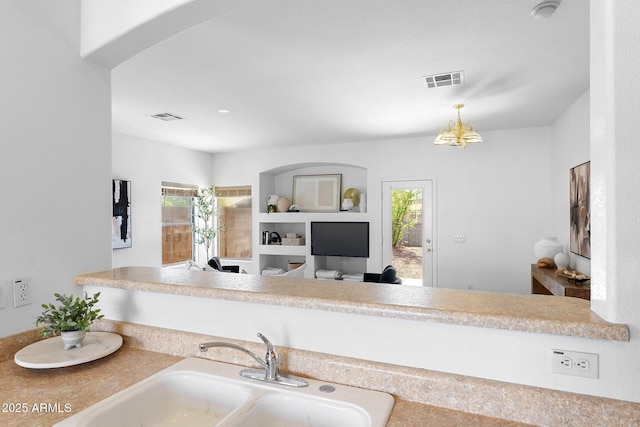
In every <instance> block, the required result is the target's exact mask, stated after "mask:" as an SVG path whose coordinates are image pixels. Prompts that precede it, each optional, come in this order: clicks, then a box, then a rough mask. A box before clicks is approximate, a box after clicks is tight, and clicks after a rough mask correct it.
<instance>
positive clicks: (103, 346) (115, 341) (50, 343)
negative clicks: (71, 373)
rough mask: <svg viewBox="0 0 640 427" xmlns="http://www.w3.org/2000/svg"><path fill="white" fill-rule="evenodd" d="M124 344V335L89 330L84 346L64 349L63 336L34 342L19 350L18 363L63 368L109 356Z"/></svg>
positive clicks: (23, 365) (39, 367)
mask: <svg viewBox="0 0 640 427" xmlns="http://www.w3.org/2000/svg"><path fill="white" fill-rule="evenodd" d="M121 346H122V337H121V336H120V335H118V334H112V333H111V332H87V335H86V336H85V338H84V341H83V344H82V347H80V348H72V349H69V350H65V349H64V345H63V344H62V338H61V337H53V338H47V339H44V340H41V341H37V342H34V343H33V344H30V345H28V346H26V347H25V348H23V349H22V350H20V351H18V352H17V353H16V355H15V357H14V361H15V362H16V364H18V365H20V366H22V367H24V368H31V369H48V368H63V367H65V366H73V365H79V364H81V363H86V362H91V361H92V360H96V359H100V358H102V357H105V356H108V355H109V354H111V353H113V352H114V351H116V350H117V349H119V348H120V347H121Z"/></svg>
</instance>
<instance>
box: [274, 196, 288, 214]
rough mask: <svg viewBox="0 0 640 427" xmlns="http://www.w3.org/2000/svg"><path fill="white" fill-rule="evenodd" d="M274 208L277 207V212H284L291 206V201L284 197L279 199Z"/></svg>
mask: <svg viewBox="0 0 640 427" xmlns="http://www.w3.org/2000/svg"><path fill="white" fill-rule="evenodd" d="M276 206H277V207H278V212H286V211H288V210H289V207H290V206H291V201H290V200H289V199H287V198H286V197H280V198H279V199H278V203H277V204H276Z"/></svg>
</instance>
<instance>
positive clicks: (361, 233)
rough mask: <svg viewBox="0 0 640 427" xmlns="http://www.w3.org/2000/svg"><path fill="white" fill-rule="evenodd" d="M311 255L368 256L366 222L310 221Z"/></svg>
mask: <svg viewBox="0 0 640 427" xmlns="http://www.w3.org/2000/svg"><path fill="white" fill-rule="evenodd" d="M311 255H324V256H344V257H361V258H368V257H369V223H368V222H329V221H314V222H311Z"/></svg>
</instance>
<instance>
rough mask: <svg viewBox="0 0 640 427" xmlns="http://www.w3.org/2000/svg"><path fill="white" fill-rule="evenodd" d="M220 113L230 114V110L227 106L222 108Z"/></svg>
mask: <svg viewBox="0 0 640 427" xmlns="http://www.w3.org/2000/svg"><path fill="white" fill-rule="evenodd" d="M218 113H220V114H229V110H227V109H226V108H221V109H219V110H218Z"/></svg>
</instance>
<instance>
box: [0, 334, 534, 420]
mask: <svg viewBox="0 0 640 427" xmlns="http://www.w3.org/2000/svg"><path fill="white" fill-rule="evenodd" d="M181 359H182V358H181V357H178V356H171V355H168V354H162V353H155V352H152V351H147V350H140V349H135V348H132V347H129V346H127V345H125V346H123V347H122V348H121V349H120V350H118V351H117V352H115V353H113V354H112V355H110V356H107V357H105V358H103V359H100V360H96V361H93V362H89V363H86V364H83V365H78V366H72V367H66V368H56V369H45V370H41V369H38V370H33V369H26V368H22V367H20V366H18V365H16V364H15V363H14V362H13V360H12V359H9V360H5V361H3V362H0V377H2V379H3V380H2V382H0V396H2V402H1V403H2V404H3V407H4V406H6V408H5V409H6V410H5V411H2V412H0V425H2V426H7V427H8V426H29V427H36V426H51V425H53V424H55V423H57V422H59V421H61V420H63V419H64V418H67V417H69V416H71V415H73V414H75V413H77V412H79V411H81V410H83V409H85V408H87V407H89V406H91V405H93V404H95V403H97V402H99V401H101V400H103V399H105V398H107V397H109V396H111V395H113V394H115V393H117V392H118V391H120V390H123V389H125V388H127V387H129V386H131V385H133V384H135V383H136V382H138V381H140V380H142V379H144V378H146V377H148V376H150V375H153V374H154V373H156V372H158V371H160V370H162V369H164V368H166V367H168V366H170V365H172V364H174V363H176V362H178V361H179V360H181ZM17 404H19V405H20V410H22V409H23V408H24V409H25V410H24V412H16V411H17V409H16V408H17V406H16V405H17ZM23 404H26V406H25V405H23ZM10 405H13V406H10ZM409 425H437V426H441V427H447V426H459V425H474V426H479V427H482V426H485V427H498V426H521V425H524V424H519V423H514V422H509V421H505V420H498V419H495V418H490V417H485V416H481V415H475V414H468V413H464V412H460V411H453V410H450V409H444V408H438V407H435V406H429V405H423V404H419V403H414V402H407V401H404V400H400V399H396V405H395V406H394V409H393V412H392V415H391V418H390V420H389V423H388V426H390V427H401V426H402V427H404V426H409Z"/></svg>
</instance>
